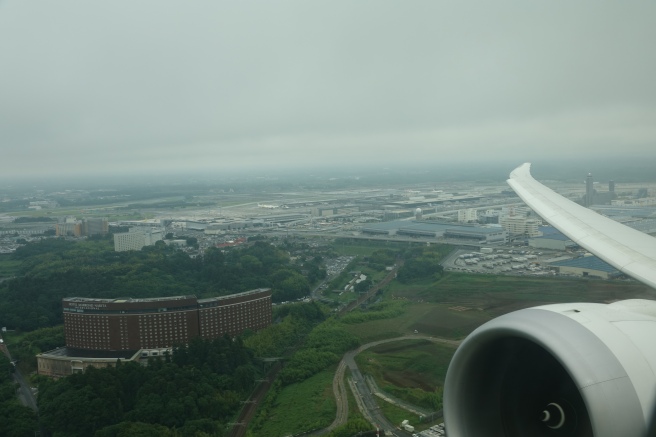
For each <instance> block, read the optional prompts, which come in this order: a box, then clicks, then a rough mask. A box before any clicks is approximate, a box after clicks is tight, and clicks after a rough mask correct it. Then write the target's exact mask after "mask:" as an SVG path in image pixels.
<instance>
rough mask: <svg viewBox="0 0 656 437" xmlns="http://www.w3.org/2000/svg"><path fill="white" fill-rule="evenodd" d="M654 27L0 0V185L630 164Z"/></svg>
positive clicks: (452, 6)
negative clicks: (294, 171)
mask: <svg viewBox="0 0 656 437" xmlns="http://www.w3.org/2000/svg"><path fill="white" fill-rule="evenodd" d="M655 20H656V4H655V3H646V2H637V1H629V2H622V3H617V4H599V3H598V2H593V1H582V2H576V3H567V4H554V3H536V4H533V3H526V2H520V1H503V0H502V1H498V2H494V3H490V2H484V1H470V2H458V3H443V2H432V1H416V2H412V3H408V2H405V3H398V2H390V1H367V0H365V1H361V2H344V1H337V2H318V3H312V4H307V3H305V2H300V1H289V2H276V1H253V2H247V3H244V2H213V3H206V2H203V3H193V4H188V3H184V4H183V3H176V2H169V1H164V2H162V1H157V2H155V1H154V0H144V1H140V2H136V3H135V2H126V1H117V2H111V3H106V4H98V3H88V2H81V1H69V0H62V1H59V2H56V3H38V4H37V3H32V2H19V1H5V2H1V3H0V71H1V73H0V74H1V75H2V79H3V80H2V81H0V152H1V154H0V156H1V157H0V179H4V180H7V179H12V178H17V179H18V178H34V177H59V178H62V177H81V176H87V177H88V176H94V177H101V176H103V177H105V176H106V177H115V178H122V177H128V176H133V175H147V174H160V175H166V174H181V173H185V174H193V173H194V172H198V173H202V174H208V173H212V172H235V173H237V172H240V171H243V172H248V171H253V172H255V171H267V170H271V171H273V172H275V171H281V170H283V169H287V168H300V167H307V168H326V167H329V166H333V167H334V168H338V169H339V168H341V167H344V168H358V166H362V167H367V168H372V167H375V166H378V167H381V168H382V167H385V166H391V165H398V166H412V165H420V166H428V165H430V163H435V165H436V166H438V167H445V168H448V167H449V166H455V165H461V166H463V165H466V164H468V163H470V162H477V163H479V164H480V163H485V162H489V163H491V164H494V165H500V164H501V163H503V165H504V166H505V165H506V164H505V163H506V162H508V163H510V164H509V165H508V167H509V168H508V171H510V170H512V168H514V166H516V165H518V164H520V163H522V162H526V161H540V160H546V161H550V162H553V161H555V160H558V159H562V160H570V159H576V160H585V159H592V158H594V159H596V160H598V161H603V160H604V159H605V160H606V161H607V162H608V163H609V164H612V163H613V162H615V160H616V159H617V158H618V157H624V158H625V159H626V160H629V159H634V160H635V162H636V164H641V163H644V161H645V159H646V158H649V157H653V156H654V155H656V154H654V152H653V151H654V150H655V147H656V81H654V80H653V78H654V77H656V58H655V57H654V56H653V47H652V46H653V44H652V42H653V41H654V40H656V26H653V23H654V21H655ZM535 171H536V172H537V174H538V175H539V174H540V169H539V167H535ZM584 171H585V174H587V172H588V171H593V172H594V169H593V168H586V169H585V170H584ZM585 174H582V175H581V178H582V180H583V178H584V177H585Z"/></svg>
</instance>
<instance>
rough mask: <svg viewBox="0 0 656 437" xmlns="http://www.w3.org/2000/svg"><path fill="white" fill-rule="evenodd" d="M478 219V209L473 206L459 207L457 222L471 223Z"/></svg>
mask: <svg viewBox="0 0 656 437" xmlns="http://www.w3.org/2000/svg"><path fill="white" fill-rule="evenodd" d="M477 220H478V211H477V210H476V209H475V208H468V209H459V210H458V222H459V223H471V222H475V221H477Z"/></svg>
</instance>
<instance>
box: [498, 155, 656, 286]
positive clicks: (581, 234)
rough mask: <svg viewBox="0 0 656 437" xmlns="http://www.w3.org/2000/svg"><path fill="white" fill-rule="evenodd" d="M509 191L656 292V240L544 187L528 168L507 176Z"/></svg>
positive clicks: (584, 245)
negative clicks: (655, 289) (510, 189)
mask: <svg viewBox="0 0 656 437" xmlns="http://www.w3.org/2000/svg"><path fill="white" fill-rule="evenodd" d="M508 184H509V185H510V187H511V188H512V189H513V190H514V191H515V192H516V193H517V194H518V195H519V197H520V198H521V199H522V200H523V201H524V202H525V203H526V204H527V205H528V206H530V207H531V209H533V210H534V211H535V212H536V213H538V214H539V215H540V216H541V217H542V218H543V219H544V220H546V221H547V222H549V223H550V224H551V225H552V226H554V227H555V228H557V229H558V230H560V231H561V232H562V233H563V234H565V235H567V236H568V237H569V238H570V239H571V240H572V241H574V242H575V243H577V244H578V245H579V246H581V247H583V248H585V249H587V250H588V251H590V252H592V253H594V254H595V255H597V256H598V257H599V258H601V259H603V260H604V261H606V262H607V263H608V264H611V265H612V266H614V267H616V268H617V269H619V270H620V271H621V272H623V273H625V274H626V275H628V276H631V277H633V278H635V279H637V280H638V281H641V282H643V283H645V284H647V285H649V286H651V287H654V288H656V238H654V237H651V236H649V235H647V234H645V233H643V232H640V231H637V230H635V229H632V228H629V227H628V226H625V225H623V224H621V223H618V222H616V221H614V220H611V219H609V218H607V217H604V216H602V215H600V214H598V213H596V212H595V211H593V210H591V209H588V208H585V207H583V206H581V205H578V204H576V203H574V202H572V201H570V200H568V199H566V198H564V197H563V196H561V195H560V194H557V193H556V192H554V191H552V190H551V189H549V188H547V187H545V186H544V185H542V184H541V183H539V182H538V181H536V180H535V179H533V177H532V176H531V164H530V163H526V164H522V165H520V166H519V167H517V168H516V169H515V170H513V172H512V173H510V179H508Z"/></svg>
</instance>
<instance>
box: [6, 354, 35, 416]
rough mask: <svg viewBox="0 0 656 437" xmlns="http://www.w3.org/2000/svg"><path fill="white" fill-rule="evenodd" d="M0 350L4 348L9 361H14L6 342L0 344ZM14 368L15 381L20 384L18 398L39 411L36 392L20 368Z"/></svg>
mask: <svg viewBox="0 0 656 437" xmlns="http://www.w3.org/2000/svg"><path fill="white" fill-rule="evenodd" d="M0 350H2V352H3V353H4V354H5V355H6V356H7V358H9V361H12V358H11V353H10V352H9V349H8V348H7V344H6V343H2V344H0ZM14 370H15V371H14V374H13V375H14V381H16V382H17V383H18V384H19V385H20V388H19V389H18V399H19V400H20V401H21V403H22V404H23V405H25V406H26V407H30V408H31V409H32V410H34V411H35V412H37V413H38V412H39V409H38V407H37V406H36V398H35V397H34V393H32V388H31V387H30V385H29V384H28V383H27V381H26V380H25V378H23V375H22V374H21V372H20V370H18V367H15V368H14Z"/></svg>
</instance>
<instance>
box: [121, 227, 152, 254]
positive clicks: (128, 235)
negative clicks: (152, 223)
mask: <svg viewBox="0 0 656 437" xmlns="http://www.w3.org/2000/svg"><path fill="white" fill-rule="evenodd" d="M163 238H164V231H163V230H162V229H157V228H146V229H144V228H130V230H129V232H123V233H121V234H114V251H116V252H125V251H127V250H141V249H142V248H143V247H144V246H153V245H155V243H156V242H157V241H160V240H162V239H163Z"/></svg>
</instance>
